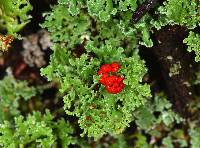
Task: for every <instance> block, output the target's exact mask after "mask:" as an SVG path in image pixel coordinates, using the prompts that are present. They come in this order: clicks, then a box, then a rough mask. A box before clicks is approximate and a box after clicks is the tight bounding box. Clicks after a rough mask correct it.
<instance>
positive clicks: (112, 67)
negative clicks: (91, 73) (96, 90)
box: [98, 62, 125, 94]
mask: <svg viewBox="0 0 200 148" xmlns="http://www.w3.org/2000/svg"><path fill="white" fill-rule="evenodd" d="M119 68H120V65H119V63H117V62H113V63H112V64H104V65H102V66H101V67H100V69H99V71H98V75H101V78H100V80H99V82H100V83H101V84H102V85H104V86H105V88H106V90H107V91H108V92H109V93H112V94H116V93H119V92H121V91H122V89H123V88H124V86H125V84H124V83H123V80H124V78H122V77H121V76H117V75H116V72H117V71H118V70H119Z"/></svg>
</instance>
